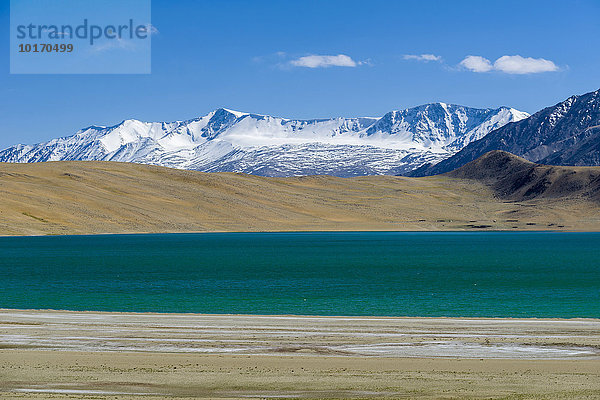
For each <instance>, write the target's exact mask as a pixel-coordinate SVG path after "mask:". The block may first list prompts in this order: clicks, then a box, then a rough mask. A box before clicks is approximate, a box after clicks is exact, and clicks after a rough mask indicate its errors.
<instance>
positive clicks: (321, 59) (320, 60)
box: [290, 54, 360, 68]
mask: <svg viewBox="0 0 600 400" xmlns="http://www.w3.org/2000/svg"><path fill="white" fill-rule="evenodd" d="M290 64H291V65H293V66H294V67H306V68H327V67H356V66H357V65H359V64H360V62H356V61H354V60H353V59H352V58H351V57H349V56H347V55H345V54H338V55H337V56H319V55H316V54H313V55H310V56H304V57H300V58H298V59H296V60H292V61H290Z"/></svg>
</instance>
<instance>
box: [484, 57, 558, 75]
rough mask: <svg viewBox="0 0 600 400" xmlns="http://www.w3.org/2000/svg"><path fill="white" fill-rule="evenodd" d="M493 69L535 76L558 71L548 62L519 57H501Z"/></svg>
mask: <svg viewBox="0 0 600 400" xmlns="http://www.w3.org/2000/svg"><path fill="white" fill-rule="evenodd" d="M494 69H496V70H498V71H502V72H506V73H507V74H537V73H540V72H552V71H558V67H557V66H556V64H554V63H553V62H552V61H550V60H546V59H543V58H531V57H521V56H502V57H500V58H499V59H497V60H496V62H495V63H494Z"/></svg>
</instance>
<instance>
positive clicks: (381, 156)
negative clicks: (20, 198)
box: [0, 103, 529, 177]
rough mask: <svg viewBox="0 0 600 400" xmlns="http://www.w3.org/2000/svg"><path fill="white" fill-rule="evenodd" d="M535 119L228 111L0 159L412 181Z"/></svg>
mask: <svg viewBox="0 0 600 400" xmlns="http://www.w3.org/2000/svg"><path fill="white" fill-rule="evenodd" d="M527 117H529V114H527V113H525V112H522V111H518V110H515V109H514V108H509V107H500V108H497V109H490V108H488V109H478V108H471V107H465V106H459V105H452V104H445V103H432V104H425V105H422V106H418V107H414V108H409V109H406V110H398V111H391V112H389V113H387V114H385V115H384V116H383V117H380V118H371V117H358V118H342V117H338V118H330V119H312V120H295V119H287V118H280V117H273V116H269V115H260V114H252V113H245V112H239V111H233V110H229V109H226V108H219V109H217V110H214V111H212V112H210V113H209V114H207V115H205V116H202V117H199V118H194V119H191V120H186V121H175V122H143V121H138V120H134V119H130V120H125V121H123V122H121V123H120V124H117V125H115V126H110V127H105V126H89V127H87V128H84V129H82V130H80V131H78V132H76V133H75V134H74V135H71V136H66V137H62V138H57V139H53V140H50V141H48V142H44V143H38V144H35V145H23V144H18V145H15V146H12V147H10V148H7V149H5V150H2V151H0V162H15V163H33V162H44V161H62V160H96V161H120V162H133V163H142V164H151V165H160V166H165V167H171V168H179V169H190V170H197V171H204V172H223V171H227V172H242V173H248V174H255V175H262V176H280V177H284V176H302V175H334V176H340V177H351V176H360V175H403V174H406V173H408V172H410V171H412V170H414V169H416V168H418V167H420V166H422V165H423V164H426V163H430V164H435V163H438V162H440V161H442V160H444V159H446V158H448V157H450V156H452V155H453V154H455V153H456V152H458V151H459V150H461V149H462V148H463V147H465V146H466V145H467V144H469V143H471V142H473V141H475V140H478V139H481V138H482V137H484V136H485V135H487V134H488V133H489V132H491V131H492V130H494V129H497V128H500V127H502V126H504V125H506V124H508V123H511V122H516V121H519V120H521V119H524V118H527Z"/></svg>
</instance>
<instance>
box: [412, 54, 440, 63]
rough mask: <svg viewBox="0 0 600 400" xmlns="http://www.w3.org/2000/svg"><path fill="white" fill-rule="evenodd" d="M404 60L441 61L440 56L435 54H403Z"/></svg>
mask: <svg viewBox="0 0 600 400" xmlns="http://www.w3.org/2000/svg"><path fill="white" fill-rule="evenodd" d="M402 58H404V59H405V60H416V61H425V62H429V61H442V57H441V56H436V55H435V54H405V55H404V56H402Z"/></svg>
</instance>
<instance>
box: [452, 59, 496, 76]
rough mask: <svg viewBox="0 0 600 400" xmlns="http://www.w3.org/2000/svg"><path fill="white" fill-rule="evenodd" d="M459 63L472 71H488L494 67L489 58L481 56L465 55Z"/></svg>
mask: <svg viewBox="0 0 600 400" xmlns="http://www.w3.org/2000/svg"><path fill="white" fill-rule="evenodd" d="M460 65H462V66H463V67H465V68H466V69H468V70H470V71H473V72H488V71H491V70H492V69H494V67H493V66H492V63H491V62H490V60H488V59H487V58H483V57H481V56H467V57H466V58H465V59H464V60H462V61H461V62H460Z"/></svg>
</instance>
